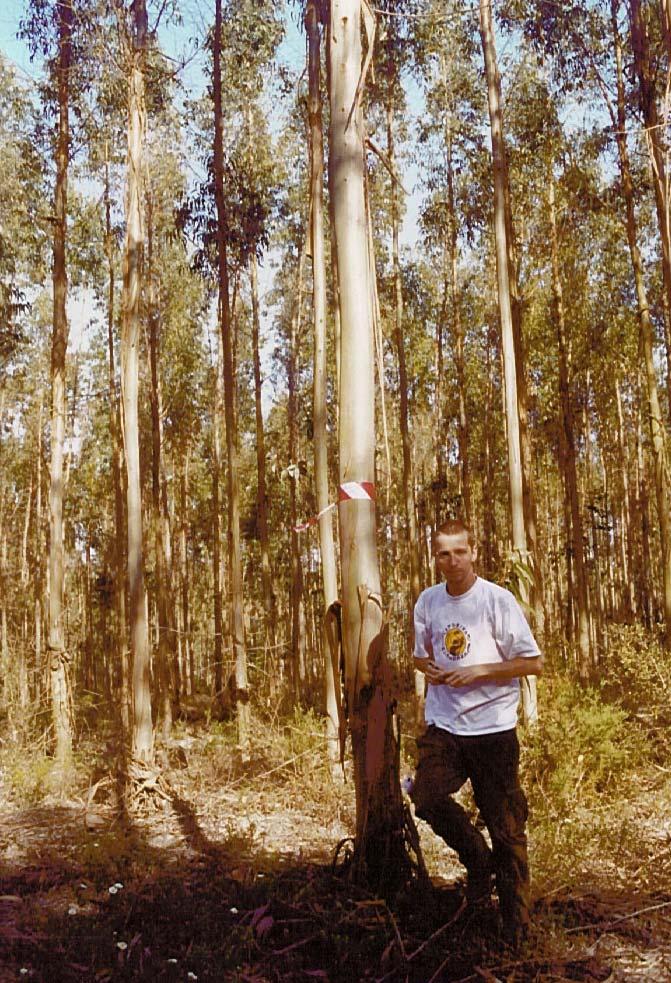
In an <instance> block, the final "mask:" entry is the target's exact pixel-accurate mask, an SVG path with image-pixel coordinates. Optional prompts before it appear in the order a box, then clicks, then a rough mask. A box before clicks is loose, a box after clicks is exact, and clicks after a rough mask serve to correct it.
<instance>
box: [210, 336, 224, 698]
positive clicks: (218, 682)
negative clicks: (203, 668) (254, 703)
mask: <svg viewBox="0 0 671 983" xmlns="http://www.w3.org/2000/svg"><path fill="white" fill-rule="evenodd" d="M223 422H224V358H223V350H222V343H221V332H220V331H217V360H216V364H215V367H214V412H213V415H212V588H213V594H214V694H215V699H216V701H217V702H218V703H220V704H221V703H222V701H223V698H224V672H223V662H224V616H223V611H222V596H221V588H222V577H221V496H220V493H219V482H220V476H221V427H222V424H223Z"/></svg>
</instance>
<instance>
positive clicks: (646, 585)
mask: <svg viewBox="0 0 671 983" xmlns="http://www.w3.org/2000/svg"><path fill="white" fill-rule="evenodd" d="M641 388H642V387H641V385H640V383H639V391H640V389H641ZM642 416H643V414H642V412H641V411H639V414H638V421H637V425H636V504H637V512H638V520H639V525H640V530H641V553H640V557H639V560H638V570H637V574H638V576H637V578H636V580H637V587H638V596H639V608H640V609H641V610H642V612H643V621H644V624H645V626H646V628H651V627H652V619H653V607H654V605H653V582H652V556H651V550H650V500H649V494H648V477H647V466H646V461H645V456H644V453H643V421H642Z"/></svg>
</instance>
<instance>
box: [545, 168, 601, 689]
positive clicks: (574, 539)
mask: <svg viewBox="0 0 671 983" xmlns="http://www.w3.org/2000/svg"><path fill="white" fill-rule="evenodd" d="M548 211H549V217H550V242H551V250H552V299H553V314H554V320H555V329H556V332H557V345H558V349H559V396H560V407H561V422H560V448H561V452H560V453H561V459H562V463H563V467H562V471H563V473H564V484H565V487H566V496H567V499H568V511H569V513H570V516H571V528H570V539H571V555H572V557H573V569H574V570H575V578H576V587H577V597H576V602H577V605H576V606H577V613H578V674H579V676H580V679H581V680H582V682H583V683H586V682H587V681H588V680H589V677H590V674H591V668H592V655H591V646H590V611H589V592H588V585H587V573H586V570H585V555H584V550H583V525H582V512H581V508H580V498H579V495H578V475H577V468H576V450H575V428H574V418H573V404H572V400H571V392H570V379H569V359H568V346H567V342H566V323H565V317H564V297H563V291H562V283H561V277H560V273H559V269H560V267H559V240H558V235H557V217H556V206H555V186H554V177H553V175H552V174H550V175H549V177H548ZM566 533H567V537H568V535H569V530H568V529H567V530H566Z"/></svg>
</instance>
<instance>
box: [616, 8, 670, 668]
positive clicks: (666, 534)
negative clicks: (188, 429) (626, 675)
mask: <svg viewBox="0 0 671 983" xmlns="http://www.w3.org/2000/svg"><path fill="white" fill-rule="evenodd" d="M617 7H618V3H617V0H611V10H612V22H613V39H614V42H615V57H616V65H617V131H616V138H617V147H618V155H619V162H620V175H621V177H622V191H623V194H624V200H625V206H626V217H627V240H628V242H629V253H630V256H631V264H632V269H633V273H634V283H635V287H636V298H637V302H638V317H639V324H640V332H641V347H642V350H643V362H644V371H645V378H646V390H647V392H646V395H647V411H648V425H649V427H650V441H651V445H652V456H653V464H654V475H655V492H656V496H657V519H658V522H659V539H660V546H661V553H662V584H663V588H662V589H663V609H664V625H665V632H664V640H665V646H666V647H667V648H669V649H671V499H670V495H669V468H668V460H667V453H666V432H665V428H664V421H663V419H662V410H661V406H660V402H659V394H658V391H657V376H656V370H655V363H654V355H653V347H654V341H653V340H654V328H653V324H652V320H651V318H650V308H649V306H648V298H647V292H646V288H645V281H644V277H643V262H642V260H641V254H640V250H639V248H638V241H637V240H638V229H637V224H636V213H635V210H634V189H633V184H632V179H631V169H630V165H629V151H628V149H627V132H626V113H625V93H624V78H623V68H622V47H621V42H620V36H619V30H618V26H617Z"/></svg>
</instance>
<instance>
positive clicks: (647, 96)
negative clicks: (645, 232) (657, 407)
mask: <svg viewBox="0 0 671 983" xmlns="http://www.w3.org/2000/svg"><path fill="white" fill-rule="evenodd" d="M664 6H665V9H664V11H663V18H662V20H663V24H662V26H663V27H664V25H665V24H666V16H667V15H668V8H666V4H665V5H664ZM629 10H630V13H631V46H632V50H633V52H634V68H635V71H636V74H637V76H638V100H639V105H640V107H641V112H642V114H643V122H644V123H645V139H646V143H647V145H648V151H649V154H650V165H651V174H652V187H653V191H654V194H655V207H656V210H657V225H658V228H659V239H660V243H661V247H662V255H661V261H662V282H663V284H664V329H665V330H664V334H665V342H666V363H667V365H666V393H667V399H668V405H669V418H670V419H671V211H670V208H669V205H670V193H669V192H670V188H669V175H668V167H667V156H666V154H667V149H666V147H665V146H664V139H665V134H666V132H667V127H668V122H669V121H668V119H667V120H665V121H661V120H660V118H659V113H658V111H657V92H656V87H655V82H654V78H653V68H652V65H651V62H650V38H649V33H648V17H649V12H648V8H647V7H644V6H643V5H642V4H641V0H629ZM670 54H671V53H670ZM667 84H668V80H667Z"/></svg>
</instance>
